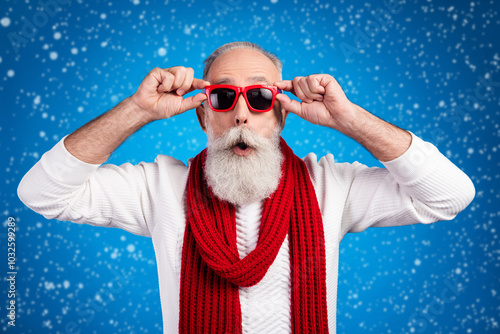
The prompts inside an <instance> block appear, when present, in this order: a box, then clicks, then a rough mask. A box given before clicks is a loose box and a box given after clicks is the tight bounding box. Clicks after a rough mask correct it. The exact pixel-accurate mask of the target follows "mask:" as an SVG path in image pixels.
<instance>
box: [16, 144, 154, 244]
mask: <svg viewBox="0 0 500 334" xmlns="http://www.w3.org/2000/svg"><path fill="white" fill-rule="evenodd" d="M65 138H66V137H65ZM65 138H63V139H61V141H59V142H58V143H57V144H56V145H55V146H54V147H53V148H52V149H51V150H50V151H48V152H46V153H45V154H44V155H43V156H42V157H41V159H40V160H39V161H38V162H37V163H36V164H35V165H34V166H33V167H32V168H31V169H30V170H29V171H28V173H27V174H26V175H25V176H24V177H23V179H22V180H21V183H20V184H19V187H18V196H19V198H20V199H21V201H22V202H23V203H24V204H26V206H28V207H29V208H31V209H32V210H34V211H35V212H37V213H40V214H42V215H43V216H44V217H45V218H47V219H54V218H55V219H58V220H69V221H72V222H75V223H78V224H90V225H95V226H107V227H117V228H121V229H124V230H126V231H129V232H131V233H133V234H137V235H142V236H149V237H150V236H151V231H152V226H150V222H152V221H153V220H152V219H151V215H152V212H153V202H152V201H151V200H150V193H149V188H148V186H147V181H146V172H145V168H146V166H147V165H154V164H145V163H141V164H139V165H132V164H129V163H127V164H123V165H121V166H115V165H109V164H108V165H102V166H100V165H93V164H88V163H85V162H83V161H80V160H78V159H77V158H75V157H74V156H73V155H71V154H70V153H69V152H68V151H67V150H66V148H65V146H64V139H65ZM148 168H154V167H153V166H149V167H148Z"/></svg>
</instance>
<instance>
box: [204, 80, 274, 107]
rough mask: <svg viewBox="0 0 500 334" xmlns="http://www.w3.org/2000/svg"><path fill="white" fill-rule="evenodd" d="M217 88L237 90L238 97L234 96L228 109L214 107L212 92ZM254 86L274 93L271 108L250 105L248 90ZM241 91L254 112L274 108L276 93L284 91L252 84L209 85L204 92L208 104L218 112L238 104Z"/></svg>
mask: <svg viewBox="0 0 500 334" xmlns="http://www.w3.org/2000/svg"><path fill="white" fill-rule="evenodd" d="M216 88H229V89H232V90H234V91H235V92H236V97H235V98H234V102H233V104H232V105H231V107H229V108H227V109H214V108H213V107H212V101H211V100H210V92H211V91H212V90H213V89H216ZM254 88H267V89H269V90H270V91H271V92H272V93H273V100H272V101H271V107H269V109H266V110H259V109H255V108H253V107H252V106H251V105H250V103H249V102H248V98H247V91H248V90H250V89H254ZM240 93H243V98H244V99H245V101H246V103H247V106H248V109H250V110H251V111H254V112H268V111H269V110H271V109H273V107H274V101H275V100H276V95H278V94H281V93H283V91H282V90H281V89H279V88H278V87H276V86H271V85H252V86H246V87H237V86H231V85H209V86H206V87H205V88H203V94H205V95H207V99H208V105H209V106H210V108H211V109H212V110H213V111H217V112H226V111H229V110H231V109H233V108H234V106H235V105H236V102H237V101H238V99H239V97H240Z"/></svg>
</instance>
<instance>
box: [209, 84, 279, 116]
mask: <svg viewBox="0 0 500 334" xmlns="http://www.w3.org/2000/svg"><path fill="white" fill-rule="evenodd" d="M203 93H204V94H206V95H207V97H208V105H209V106H210V108H212V110H213V111H219V112H224V111H229V110H231V109H233V108H234V106H235V105H236V101H237V100H238V97H239V96H240V93H243V97H244V98H245V101H246V102H247V106H248V108H249V109H250V110H252V111H255V112H266V111H269V110H271V109H272V108H273V105H274V100H275V99H276V95H278V94H280V93H282V90H281V89H279V88H278V87H276V86H270V85H253V86H247V87H236V86H230V85H210V86H206V87H205V88H204V89H203Z"/></svg>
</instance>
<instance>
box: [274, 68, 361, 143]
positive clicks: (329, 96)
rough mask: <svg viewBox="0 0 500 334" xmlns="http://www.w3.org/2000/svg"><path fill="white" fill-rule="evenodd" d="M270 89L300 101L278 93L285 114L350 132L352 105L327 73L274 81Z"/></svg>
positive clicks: (352, 117)
mask: <svg viewBox="0 0 500 334" xmlns="http://www.w3.org/2000/svg"><path fill="white" fill-rule="evenodd" d="M273 85H274V86H276V87H278V88H280V89H282V90H284V91H287V92H290V93H292V94H293V95H295V96H297V97H298V98H299V99H300V100H302V102H299V101H296V100H291V99H290V98H289V97H288V96H286V95H285V94H278V95H277V96H276V98H277V99H278V100H279V101H280V103H281V106H282V107H283V108H284V109H285V111H288V112H291V113H294V114H296V115H297V116H299V117H301V118H303V119H305V120H307V121H309V122H311V123H313V124H319V125H324V126H328V127H330V128H334V129H336V130H339V131H340V132H344V133H345V131H346V130H347V131H348V130H349V129H350V127H351V126H352V124H353V122H354V121H355V114H356V112H357V110H356V108H355V105H354V104H353V103H351V101H349V99H347V97H346V95H345V94H344V91H343V90H342V87H340V85H339V83H338V82H337V80H335V79H334V78H333V77H332V76H331V75H328V74H312V75H309V76H307V77H296V78H294V79H293V80H282V81H277V82H275V83H274V84H273Z"/></svg>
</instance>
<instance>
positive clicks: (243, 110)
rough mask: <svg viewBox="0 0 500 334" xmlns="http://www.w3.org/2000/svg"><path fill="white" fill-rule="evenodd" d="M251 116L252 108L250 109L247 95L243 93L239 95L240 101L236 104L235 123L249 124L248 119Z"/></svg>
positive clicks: (238, 124)
mask: <svg viewBox="0 0 500 334" xmlns="http://www.w3.org/2000/svg"><path fill="white" fill-rule="evenodd" d="M249 117H250V110H249V109H248V106H247V103H246V101H245V97H244V96H243V94H240V96H238V101H236V105H235V106H234V125H235V126H240V125H248V119H249Z"/></svg>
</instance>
